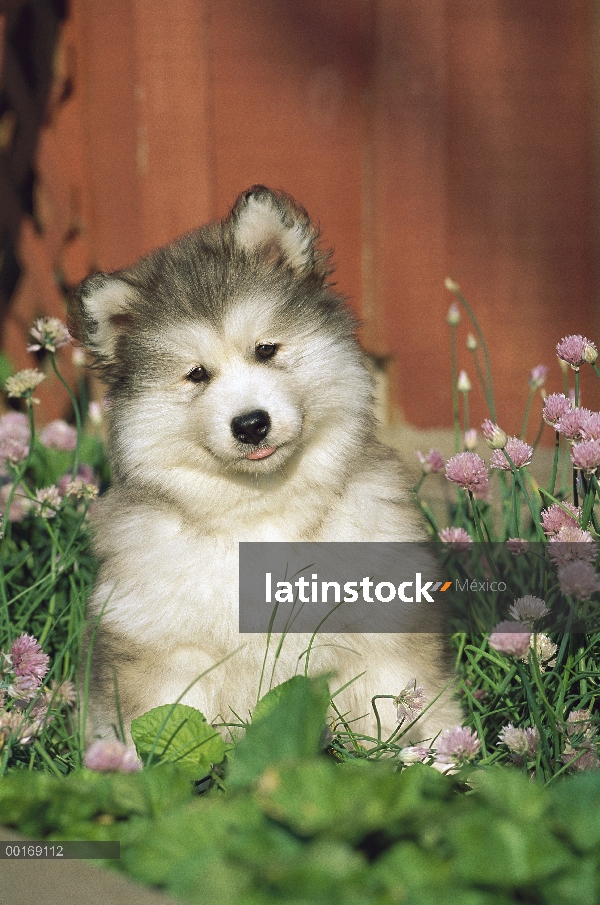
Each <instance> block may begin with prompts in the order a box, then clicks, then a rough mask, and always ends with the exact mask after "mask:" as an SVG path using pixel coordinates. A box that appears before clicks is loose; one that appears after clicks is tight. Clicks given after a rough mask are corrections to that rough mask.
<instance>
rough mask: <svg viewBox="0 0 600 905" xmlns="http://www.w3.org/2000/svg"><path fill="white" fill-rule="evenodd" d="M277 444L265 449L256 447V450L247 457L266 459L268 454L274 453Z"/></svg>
mask: <svg viewBox="0 0 600 905" xmlns="http://www.w3.org/2000/svg"><path fill="white" fill-rule="evenodd" d="M276 449H277V447H276V446H267V447H266V448H265V449H255V450H254V452H251V453H248V455H247V456H246V458H247V459H266V458H267V456H271V455H273V453H274V452H275V450H276Z"/></svg>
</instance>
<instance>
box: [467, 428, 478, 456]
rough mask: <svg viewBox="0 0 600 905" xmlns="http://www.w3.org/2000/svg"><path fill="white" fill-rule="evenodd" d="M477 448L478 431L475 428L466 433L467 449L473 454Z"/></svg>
mask: <svg viewBox="0 0 600 905" xmlns="http://www.w3.org/2000/svg"><path fill="white" fill-rule="evenodd" d="M476 448H477V431H476V430H475V428H474V427H472V428H471V429H470V430H468V431H465V449H467V450H469V452H473V450H474V449H476Z"/></svg>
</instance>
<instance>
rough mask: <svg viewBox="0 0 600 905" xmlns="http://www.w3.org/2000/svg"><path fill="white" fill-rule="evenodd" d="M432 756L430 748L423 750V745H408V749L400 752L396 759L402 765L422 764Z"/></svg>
mask: <svg viewBox="0 0 600 905" xmlns="http://www.w3.org/2000/svg"><path fill="white" fill-rule="evenodd" d="M432 754H433V752H432V750H431V748H424V747H423V745H410V746H409V747H408V748H402V749H401V750H400V752H399V753H398V759H399V760H400V761H401V762H402V763H403V764H424V763H426V762H427V761H428V760H429V758H430V757H431V756H432Z"/></svg>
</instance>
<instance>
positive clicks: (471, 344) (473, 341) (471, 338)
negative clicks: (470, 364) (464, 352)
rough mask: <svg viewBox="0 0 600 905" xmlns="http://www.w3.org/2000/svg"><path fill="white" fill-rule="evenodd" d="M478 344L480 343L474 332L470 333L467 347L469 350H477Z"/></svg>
mask: <svg viewBox="0 0 600 905" xmlns="http://www.w3.org/2000/svg"><path fill="white" fill-rule="evenodd" d="M478 346H479V343H478V342H477V340H476V339H475V337H474V336H473V334H472V333H469V335H468V336H467V349H468V350H469V352H475V351H476V350H477V347H478Z"/></svg>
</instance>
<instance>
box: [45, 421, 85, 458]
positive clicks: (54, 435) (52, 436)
mask: <svg viewBox="0 0 600 905" xmlns="http://www.w3.org/2000/svg"><path fill="white" fill-rule="evenodd" d="M40 440H41V441H42V443H43V444H44V446H49V447H50V448H51V449H62V450H65V451H67V452H71V451H72V450H74V449H75V447H76V446H77V431H76V430H75V428H74V427H71V425H70V424H67V422H66V421H63V420H62V419H58V420H57V421H51V422H50V424H49V425H48V426H47V427H45V428H44V430H43V431H42V433H41V435H40Z"/></svg>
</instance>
